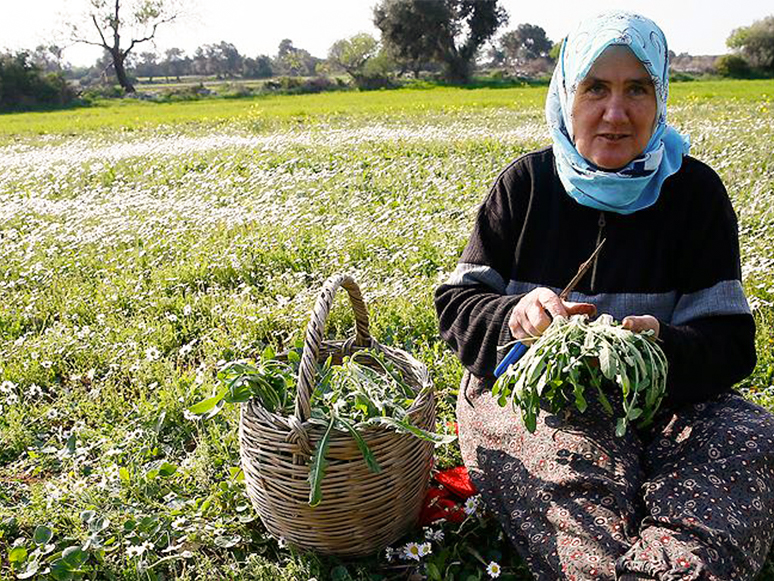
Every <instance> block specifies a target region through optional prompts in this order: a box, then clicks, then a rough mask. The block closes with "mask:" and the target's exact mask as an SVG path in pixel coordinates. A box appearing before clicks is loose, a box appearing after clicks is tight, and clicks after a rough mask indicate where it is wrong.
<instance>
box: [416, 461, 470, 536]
mask: <svg viewBox="0 0 774 581" xmlns="http://www.w3.org/2000/svg"><path fill="white" fill-rule="evenodd" d="M433 480H434V481H435V483H436V485H435V486H430V489H429V490H428V491H427V494H426V495H425V500H424V502H423V503H422V512H421V513H420V514H419V524H420V525H421V526H426V525H429V524H431V523H433V522H435V521H437V520H448V521H449V522H453V523H460V522H462V521H463V520H465V510H464V508H463V506H464V503H465V499H466V498H469V497H471V496H473V495H474V494H476V488H475V487H474V486H473V483H472V482H471V481H470V477H469V476H468V471H467V469H466V468H465V467H464V466H457V467H456V468H449V469H448V470H442V471H440V472H438V473H437V474H436V475H435V476H434V477H433Z"/></svg>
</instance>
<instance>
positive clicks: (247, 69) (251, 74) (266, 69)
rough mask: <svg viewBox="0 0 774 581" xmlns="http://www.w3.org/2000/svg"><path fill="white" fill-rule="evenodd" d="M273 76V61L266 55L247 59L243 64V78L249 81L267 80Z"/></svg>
mask: <svg viewBox="0 0 774 581" xmlns="http://www.w3.org/2000/svg"><path fill="white" fill-rule="evenodd" d="M273 74H274V71H272V68H271V59H270V58H269V57H268V56H266V55H265V54H259V55H258V56H257V57H255V58H254V59H253V58H249V57H248V58H245V60H244V62H243V63H242V76H244V77H245V78H247V79H265V78H268V77H270V76H272V75H273Z"/></svg>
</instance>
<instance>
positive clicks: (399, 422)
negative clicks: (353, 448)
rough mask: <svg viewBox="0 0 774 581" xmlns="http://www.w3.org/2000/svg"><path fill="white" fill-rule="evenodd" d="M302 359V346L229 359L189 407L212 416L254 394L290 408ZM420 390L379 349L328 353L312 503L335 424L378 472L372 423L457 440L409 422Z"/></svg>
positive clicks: (319, 388) (267, 403)
mask: <svg viewBox="0 0 774 581" xmlns="http://www.w3.org/2000/svg"><path fill="white" fill-rule="evenodd" d="M298 348H300V346H299V347H298ZM300 359H301V357H300V355H299V353H298V350H292V351H289V352H288V353H287V354H285V356H284V357H282V358H278V357H277V355H276V354H275V353H274V350H272V349H271V348H267V349H266V350H265V351H264V353H263V355H262V357H261V360H260V361H258V362H256V363H255V364H251V363H245V362H232V363H229V364H227V365H226V366H225V367H224V368H223V369H222V370H221V371H220V372H219V373H218V380H219V381H220V383H221V388H220V389H219V391H218V392H217V393H216V394H215V395H214V396H212V397H209V398H207V399H205V400H203V401H201V402H199V403H197V404H195V405H194V406H192V407H191V408H190V409H189V411H191V412H192V413H195V414H200V415H203V416H205V417H212V416H214V415H215V414H217V413H218V412H219V411H220V410H221V409H222V407H223V405H224V404H225V403H244V402H247V401H248V400H250V399H251V398H256V399H257V400H258V401H260V403H261V405H262V406H263V407H264V408H265V409H266V410H268V411H270V412H272V413H277V414H283V415H286V414H290V413H292V412H293V404H294V402H295V397H296V389H297V385H296V378H297V375H298V366H299V363H300ZM419 395H420V394H417V393H415V392H414V390H413V389H412V388H411V387H410V386H409V385H407V384H406V383H405V381H404V380H403V378H402V376H401V374H400V372H399V371H398V370H397V369H395V367H394V366H393V365H392V364H391V363H390V361H388V360H387V358H386V357H385V356H384V354H383V353H382V352H381V351H379V350H378V349H363V350H360V351H355V352H354V353H353V354H352V355H350V356H345V357H344V358H343V359H342V361H341V364H338V365H335V364H333V360H332V358H331V357H329V358H328V359H327V360H326V361H325V363H323V364H322V365H320V366H319V367H318V373H317V382H316V385H315V387H314V389H313V391H312V394H311V397H310V407H311V417H310V419H309V421H310V422H311V423H315V424H318V425H320V426H325V431H324V433H323V436H322V437H321V438H320V439H319V440H318V441H317V444H316V447H315V450H314V453H313V454H312V458H311V461H310V464H309V483H310V493H309V504H310V505H311V506H317V505H318V504H319V503H320V501H321V500H322V489H321V483H322V480H323V478H324V476H325V470H326V468H327V460H326V454H327V450H328V445H329V442H330V439H331V435H332V433H333V430H340V431H344V432H348V433H349V434H351V435H352V438H353V439H354V440H355V443H356V444H357V447H358V449H359V450H360V453H361V454H362V455H363V460H364V461H365V463H366V465H367V466H368V468H369V469H370V470H371V471H372V472H374V473H379V472H380V471H381V467H380V466H379V463H378V462H377V460H376V457H375V456H374V454H373V452H372V451H371V449H370V448H369V446H368V444H367V443H366V441H365V439H364V438H363V436H362V434H361V431H362V430H364V429H366V428H368V427H370V426H375V425H384V426H387V427H388V428H390V429H393V430H395V431H396V432H399V433H405V434H411V435H412V436H414V437H417V438H420V439H422V440H426V441H429V442H433V443H434V444H435V445H440V444H446V443H449V442H452V441H454V439H455V437H454V436H451V435H443V434H435V433H432V432H428V431H427V430H423V429H421V428H419V427H417V426H415V425H413V424H412V423H411V418H410V417H409V415H408V410H409V408H410V407H411V404H413V403H414V399H415V398H416V397H418V396H419Z"/></svg>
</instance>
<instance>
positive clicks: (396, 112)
mask: <svg viewBox="0 0 774 581" xmlns="http://www.w3.org/2000/svg"><path fill="white" fill-rule="evenodd" d="M671 89H672V92H671V103H672V104H673V105H675V106H678V107H681V106H686V105H691V104H694V103H696V102H697V101H700V102H702V103H704V104H705V105H711V104H713V103H717V102H718V101H726V100H731V101H732V102H737V101H738V102H742V103H758V104H767V103H768V104H769V105H770V104H771V103H772V101H774V80H764V81H695V82H687V83H673V84H672V86H671ZM546 90H547V89H546V88H545V87H524V88H507V89H457V88H433V89H427V90H423V89H398V90H391V91H369V92H331V93H319V94H312V95H293V96H263V97H250V98H208V99H201V100H198V101H186V102H178V103H161V104H159V103H148V102H143V101H136V100H133V99H122V100H106V101H101V102H98V103H97V104H96V105H94V106H92V107H86V108H79V109H71V110H65V111H53V112H39V113H18V114H5V115H0V139H3V138H5V139H7V138H8V137H10V136H14V137H21V136H30V135H74V134H81V133H83V132H93V131H107V132H113V131H116V130H121V131H135V130H138V129H157V130H160V131H169V132H176V131H193V132H196V131H198V130H199V129H200V128H203V127H208V128H211V127H213V126H222V127H225V126H226V125H227V126H228V129H229V130H235V129H239V130H243V131H249V132H261V131H266V130H272V129H278V128H281V127H287V128H293V127H297V126H304V127H306V126H313V125H322V126H325V125H326V124H336V123H341V122H346V121H352V122H355V123H358V124H360V123H364V124H368V123H373V122H377V121H381V120H385V121H388V122H389V121H401V122H402V121H403V120H405V119H407V118H412V119H413V118H417V119H418V118H427V117H428V116H429V117H431V118H434V117H436V116H438V115H442V116H446V115H451V116H453V117H459V116H465V115H468V114H470V113H472V112H476V111H482V110H495V109H504V110H508V111H538V112H539V110H540V109H541V107H542V105H543V102H544V100H545V93H546Z"/></svg>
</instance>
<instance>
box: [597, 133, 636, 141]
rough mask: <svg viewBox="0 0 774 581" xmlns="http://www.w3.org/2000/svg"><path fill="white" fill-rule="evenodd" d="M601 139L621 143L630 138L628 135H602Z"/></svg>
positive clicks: (600, 135)
mask: <svg viewBox="0 0 774 581" xmlns="http://www.w3.org/2000/svg"><path fill="white" fill-rule="evenodd" d="M599 137H601V138H602V139H606V140H607V141H621V140H622V139H626V138H627V137H629V134H628V133H600V134H599Z"/></svg>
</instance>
